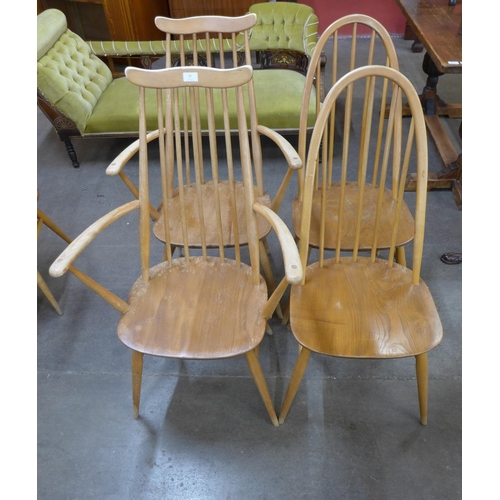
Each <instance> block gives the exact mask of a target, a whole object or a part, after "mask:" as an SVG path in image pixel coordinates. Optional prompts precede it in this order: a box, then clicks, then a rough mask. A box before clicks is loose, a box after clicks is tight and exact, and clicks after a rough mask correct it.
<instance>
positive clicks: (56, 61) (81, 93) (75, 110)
mask: <svg viewBox="0 0 500 500" xmlns="http://www.w3.org/2000/svg"><path fill="white" fill-rule="evenodd" d="M61 16H62V19H61ZM39 17H40V18H41V19H42V23H43V24H44V25H45V24H46V23H49V22H50V21H51V20H55V24H56V25H57V26H59V28H58V29H56V30H54V31H53V32H52V33H51V32H50V30H43V34H44V35H45V36H41V37H39V39H38V44H37V45H38V49H39V50H37V52H38V56H39V57H38V61H37V83H38V88H40V89H41V90H42V92H43V95H44V96H45V98H46V99H47V100H48V101H49V102H51V103H52V104H53V105H54V106H56V107H57V108H58V109H59V110H60V111H61V112H62V113H64V114H65V115H67V116H69V117H71V119H72V120H73V121H74V122H75V124H76V126H77V128H78V130H80V131H81V132H83V131H84V130H85V127H86V124H87V121H88V119H89V118H90V116H91V115H92V113H93V110H94V108H95V106H96V104H97V102H98V101H99V99H100V98H101V96H102V94H103V92H104V91H105V90H106V88H107V87H108V86H109V84H110V83H111V82H112V80H113V77H112V75H111V71H110V70H109V68H108V67H107V66H106V64H104V63H103V62H102V61H101V60H100V59H99V58H97V57H96V56H95V55H93V54H92V53H91V51H90V47H89V45H88V44H87V43H85V42H84V41H83V40H82V39H81V38H80V37H79V36H78V35H75V34H74V33H73V32H71V31H70V30H68V29H67V26H66V18H65V17H64V14H63V13H62V12H60V11H58V10H55V9H49V10H47V11H44V12H42V13H41V14H40V16H39ZM62 27H64V30H61V28H62ZM58 32H60V36H59V37H58V38H57V40H56V41H55V43H54V44H53V45H52V46H51V47H50V48H48V49H47V50H46V52H45V53H44V54H40V52H42V51H43V47H46V46H47V45H48V43H49V41H50V40H51V39H52V38H53V35H54V34H55V33H58Z"/></svg>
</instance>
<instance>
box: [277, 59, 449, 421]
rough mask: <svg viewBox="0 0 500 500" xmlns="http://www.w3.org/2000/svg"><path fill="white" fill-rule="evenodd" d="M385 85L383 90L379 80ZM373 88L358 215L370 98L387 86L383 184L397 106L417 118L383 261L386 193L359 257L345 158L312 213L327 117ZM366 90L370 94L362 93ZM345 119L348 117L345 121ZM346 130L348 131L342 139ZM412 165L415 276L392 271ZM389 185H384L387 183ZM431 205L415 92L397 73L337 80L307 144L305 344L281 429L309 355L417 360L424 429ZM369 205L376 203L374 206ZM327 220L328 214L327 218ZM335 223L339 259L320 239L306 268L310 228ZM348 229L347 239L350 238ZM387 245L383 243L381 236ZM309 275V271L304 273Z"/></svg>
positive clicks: (298, 311)
mask: <svg viewBox="0 0 500 500" xmlns="http://www.w3.org/2000/svg"><path fill="white" fill-rule="evenodd" d="M380 80H382V81H380ZM365 81H366V82H368V88H367V92H366V95H365V98H366V100H367V105H366V106H365V108H364V109H365V115H364V116H365V122H366V124H365V127H364V130H363V137H362V140H363V144H364V145H365V147H364V148H363V151H362V154H361V162H360V173H359V202H358V213H361V209H362V206H363V203H364V200H365V198H366V197H368V198H370V197H371V194H370V189H369V181H368V180H367V179H366V172H367V162H366V157H367V149H368V137H369V135H370V128H371V127H372V120H371V119H372V114H373V111H374V106H373V103H374V91H375V88H376V86H377V85H378V84H381V85H384V83H385V81H388V82H389V85H388V88H389V90H390V92H389V93H390V94H391V95H390V97H389V96H388V102H389V103H390V114H389V118H388V120H387V122H388V123H387V127H388V128H389V134H388V136H387V138H386V140H385V142H384V144H383V161H382V179H384V178H385V177H386V175H387V170H388V156H389V155H390V153H391V151H392V150H393V149H392V146H391V140H392V138H393V137H394V132H393V131H394V130H395V128H396V125H397V123H398V121H399V111H400V106H399V103H400V101H401V96H400V94H401V93H402V94H403V95H404V96H405V98H406V99H407V101H408V104H409V107H410V109H411V113H412V118H411V123H410V124H408V127H407V128H405V130H403V131H402V134H404V135H405V141H404V144H405V148H404V152H403V155H402V156H399V155H398V158H397V161H398V162H400V161H401V162H402V170H401V176H400V179H399V182H400V189H398V199H397V200H396V201H395V207H394V210H393V211H392V212H391V214H390V215H391V217H390V220H389V221H387V223H388V224H389V226H390V227H391V234H390V235H389V238H390V240H391V246H390V249H389V251H388V254H387V258H386V259H384V258H382V257H377V253H378V251H379V241H381V240H382V237H380V232H381V230H382V226H383V225H382V221H381V218H382V207H383V196H384V193H383V191H382V190H381V191H379V196H378V199H377V200H376V203H375V206H374V212H375V217H374V226H373V227H372V228H371V229H370V233H371V241H370V247H371V252H370V256H369V257H361V256H359V251H360V249H361V241H362V239H363V237H364V235H363V234H362V233H363V231H364V226H363V221H362V218H361V217H360V216H358V218H357V220H355V221H352V222H353V223H354V227H353V228H352V227H351V226H350V223H351V221H350V220H349V219H350V217H351V215H350V214H349V213H348V203H349V196H348V193H349V190H350V189H351V188H350V186H349V184H348V183H347V172H346V168H345V166H346V164H347V162H346V157H347V155H348V151H347V149H344V150H343V156H344V158H343V160H344V161H343V168H342V176H341V180H340V184H339V195H340V196H339V200H338V202H336V203H335V205H327V204H326V203H325V201H326V200H325V198H323V204H322V209H321V210H320V213H319V214H316V215H315V214H314V196H315V190H316V178H317V176H318V168H320V167H319V166H318V165H319V163H318V162H317V158H318V155H319V154H320V145H321V146H322V151H321V155H322V160H323V162H322V167H321V168H324V166H325V165H326V164H327V163H328V162H327V158H328V155H329V150H330V147H331V144H330V142H329V141H325V140H324V138H325V137H328V136H329V133H330V130H331V127H332V123H331V112H332V109H334V107H335V105H336V103H337V102H338V101H339V99H340V98H341V97H342V96H344V97H345V96H346V94H347V93H349V92H350V90H349V89H350V88H352V86H353V85H356V84H360V85H362V86H363V83H364V82H365ZM363 87H364V86H363ZM346 119H348V117H346ZM347 128H348V125H347V126H346V129H344V131H345V132H346V131H347ZM413 163H416V165H414V166H415V171H416V172H417V174H418V175H417V178H418V185H417V192H416V207H415V238H414V241H413V261H412V269H408V268H407V267H405V266H403V265H400V264H398V263H396V262H394V250H395V246H396V242H397V241H398V232H399V231H400V230H401V229H402V228H401V225H400V224H399V212H400V211H401V210H402V208H403V185H404V182H405V179H406V173H407V172H408V171H409V169H410V168H412V167H410V164H412V166H413ZM382 184H383V182H382ZM426 197H427V136H426V129H425V121H424V116H423V112H422V106H421V104H420V101H419V97H418V95H417V93H416V91H415V88H414V87H413V85H412V84H411V83H410V82H409V80H408V79H407V78H406V77H405V76H403V75H402V74H401V73H399V72H398V71H396V70H395V69H392V68H388V67H383V66H367V67H362V68H358V69H355V70H353V71H352V72H350V73H348V74H347V75H346V76H344V77H343V78H341V79H340V80H339V81H338V82H337V83H336V84H335V85H334V86H333V87H332V89H331V90H330V92H329V93H328V95H327V97H326V99H325V101H324V103H323V106H322V108H321V111H320V113H319V115H318V119H317V121H316V124H315V128H314V131H313V134H312V137H311V142H310V146H309V152H308V157H307V170H306V175H305V183H304V193H303V203H302V226H301V233H300V256H301V260H302V265H303V267H304V269H305V271H304V279H303V281H302V283H301V284H300V285H294V286H292V289H291V299H290V325H291V329H292V332H293V335H294V336H295V338H296V340H297V341H298V343H299V356H298V359H297V362H296V364H295V367H294V369H293V373H292V376H291V379H290V383H289V387H288V389H287V392H286V395H285V400H284V403H283V407H282V409H281V414H280V417H279V418H280V423H283V421H284V420H285V418H286V416H287V414H288V412H289V409H290V406H291V403H292V401H293V399H294V396H295V394H296V392H297V389H298V387H299V384H300V381H301V379H302V376H303V374H304V372H305V369H306V367H307V363H308V360H309V357H310V355H311V352H315V353H319V354H324V355H327V356H336V357H346V358H357V359H388V358H403V357H414V358H415V359H416V374H417V386H418V396H419V404H420V421H421V423H422V424H423V425H426V423H427V399H428V362H427V352H428V351H430V350H431V349H433V348H435V347H436V346H437V345H438V344H439V343H440V342H441V339H442V335H443V332H442V326H441V321H440V319H439V315H438V312H437V310H436V306H435V304H434V301H433V298H432V296H431V293H430V291H429V289H428V288H427V286H426V284H425V283H424V282H423V280H422V279H421V278H420V270H421V265H422V252H423V242H424V226H425V208H426ZM369 203H372V202H371V201H369ZM328 212H330V215H327V213H328ZM333 215H335V216H336V217H338V228H339V229H338V231H337V234H336V240H337V241H336V244H335V248H336V250H335V255H334V256H333V257H331V258H326V255H325V248H326V245H325V244H324V241H323V240H322V239H321V240H320V245H319V260H318V261H317V262H316V263H314V264H311V265H309V266H307V259H308V254H309V245H310V238H311V233H312V231H313V222H312V221H313V219H314V217H316V216H317V217H318V220H317V222H315V223H314V224H316V223H317V224H318V226H319V227H320V234H323V233H324V232H326V229H325V226H326V225H327V223H328V219H329V217H331V216H333ZM344 228H345V231H344ZM350 231H352V232H353V233H354V241H355V245H354V248H353V249H352V255H349V256H346V255H341V252H340V249H341V248H342V247H343V245H342V239H343V238H344V236H345V235H346V233H347V232H350ZM384 238H385V236H384ZM306 266H307V268H306Z"/></svg>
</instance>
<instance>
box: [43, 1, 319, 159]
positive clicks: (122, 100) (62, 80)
mask: <svg viewBox="0 0 500 500" xmlns="http://www.w3.org/2000/svg"><path fill="white" fill-rule="evenodd" d="M281 4H284V5H285V6H287V9H283V6H282V5H281ZM269 5H270V6H271V7H273V8H274V13H270V12H268V5H267V4H261V7H262V9H263V10H262V11H261V12H262V14H258V15H257V24H256V26H255V32H254V33H253V34H252V36H251V45H250V46H251V49H252V51H253V50H255V51H258V52H259V53H260V54H264V57H261V58H260V62H261V66H262V67H267V68H276V67H277V65H278V62H277V61H278V58H277V57H274V59H273V61H274V62H273V63H272V64H263V63H262V61H267V60H268V59H269V60H270V57H268V55H267V52H266V50H277V49H280V50H281V49H284V48H287V47H286V45H288V48H289V49H290V50H292V51H295V52H296V53H297V54H300V53H301V50H302V51H303V52H302V55H303V56H304V55H305V56H306V57H307V58H308V57H309V55H310V54H311V53H312V51H313V50H314V46H315V43H316V38H317V35H316V31H315V30H316V24H317V18H316V16H315V15H314V13H313V12H312V9H310V8H309V7H307V6H303V5H298V4H294V3H286V2H277V3H270V4H269ZM297 7H301V9H299V10H300V15H299V13H296V14H293V15H291V14H290V15H288V14H286V13H285V10H288V9H293V10H295V9H296V8H297ZM252 9H257V12H259V5H254V6H252ZM257 12H256V13H257ZM285 14H286V15H285ZM259 15H261V17H260V18H259ZM273 20H274V21H273ZM277 20H279V22H277ZM261 21H262V22H261ZM315 23H316V24H315ZM37 30H38V31H37V100H38V106H39V107H40V109H41V110H42V111H43V113H44V114H45V116H47V118H48V119H49V120H50V121H51V123H52V124H53V126H54V128H55V130H56V132H57V133H58V135H59V137H60V139H61V140H62V141H63V142H64V143H65V145H66V149H67V152H68V155H69V157H70V159H71V161H72V163H73V166H74V167H78V166H79V163H78V159H77V156H76V152H75V149H74V147H73V145H72V142H71V140H72V139H73V138H92V137H137V136H138V123H139V120H138V114H139V104H138V94H137V89H136V88H135V87H134V86H133V85H131V84H130V83H129V82H128V80H127V79H126V78H125V77H115V76H116V73H117V72H116V71H115V70H114V67H113V63H112V60H113V59H114V58H120V59H122V61H123V59H125V60H126V61H127V62H126V64H131V61H132V59H133V58H138V59H140V61H141V62H142V65H143V66H145V67H149V66H150V65H151V61H152V59H154V58H159V57H162V56H163V55H164V54H165V43H166V42H165V41H161V40H158V41H145V42H86V41H84V40H82V39H81V38H80V37H79V36H78V35H76V34H75V33H73V32H72V31H71V30H69V29H68V27H67V22H66V17H65V16H64V14H63V13H62V12H61V11H59V10H56V9H49V10H46V11H44V12H42V13H41V14H39V15H38V22H37ZM271 32H274V35H273V36H271V35H270V33H271ZM254 37H255V38H254ZM266 38H269V39H270V40H266ZM252 40H253V41H252ZM268 42H269V43H268ZM270 42H273V43H270ZM275 42H276V43H275ZM252 43H254V44H255V47H253V46H252ZM266 43H267V45H266ZM105 60H106V61H107V62H108V64H106V63H105V62H104V61H105ZM281 66H282V67H284V66H287V67H289V66H291V65H290V64H287V65H281ZM302 66H304V64H302ZM306 66H307V65H306ZM110 67H111V68H110ZM303 71H304V68H303V69H302V72H298V71H290V70H287V69H274V70H273V71H268V70H264V71H255V72H254V86H255V95H256V102H257V113H258V119H259V123H260V124H261V125H264V126H266V127H269V128H271V129H274V130H277V131H279V132H281V133H283V134H287V133H297V132H298V129H299V120H300V110H301V103H302V92H303V89H304V82H305V76H304V74H303ZM314 117H315V109H314V106H313V105H311V110H310V124H311V126H312V124H313V123H314ZM153 123H154V122H153ZM154 128H155V127H152V130H153V129H154Z"/></svg>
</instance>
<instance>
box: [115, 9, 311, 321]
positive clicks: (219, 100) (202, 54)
mask: <svg viewBox="0 0 500 500" xmlns="http://www.w3.org/2000/svg"><path fill="white" fill-rule="evenodd" d="M256 19H257V18H256V15H255V14H248V15H245V16H242V17H237V18H232V17H221V16H200V17H194V18H185V19H170V18H165V17H157V18H156V20H155V22H156V26H157V27H158V28H159V29H160V30H162V31H164V32H165V33H166V44H165V46H166V47H167V51H166V67H167V68H171V67H174V66H183V67H187V66H208V67H218V68H222V69H224V68H230V67H233V68H234V67H238V66H241V65H242V64H247V65H251V64H252V56H251V53H250V47H249V33H250V30H251V29H252V28H253V26H254V25H255V22H256ZM245 92H246V93H248V99H247V114H248V125H249V130H250V133H251V148H252V150H251V154H252V158H253V162H254V165H255V190H256V191H255V195H256V197H257V199H258V200H259V201H260V202H261V203H263V204H265V205H267V206H270V205H271V199H270V197H269V195H268V194H267V193H266V191H265V189H264V177H263V169H264V167H263V159H262V150H261V143H260V136H261V135H265V136H266V137H268V138H270V139H271V140H273V141H274V142H275V143H276V144H277V145H278V146H279V147H280V148H281V150H282V151H283V152H284V153H285V155H286V158H287V160H288V164H289V166H290V169H292V170H295V169H297V168H299V167H300V166H301V165H302V162H301V161H300V160H299V158H298V156H297V154H296V152H295V150H294V149H293V147H292V146H291V145H290V144H289V143H288V141H286V140H285V139H284V138H283V137H282V136H281V135H278V134H277V133H276V132H274V131H273V130H271V129H269V128H267V127H263V126H259V125H258V120H257V107H256V98H255V90H254V80H253V79H251V80H250V81H249V82H248V83H247V84H246V85H245ZM228 93H229V94H230V95H231V97H230V98H229V99H228V101H227V106H228V110H230V112H229V116H231V117H233V119H232V120H231V119H230V120H229V122H230V123H229V125H230V128H231V129H232V130H236V129H238V124H237V122H236V121H235V118H236V114H235V106H234V102H235V101H234V98H233V96H232V94H234V90H233V89H229V90H228ZM146 99H149V97H146ZM196 99H199V107H200V110H201V113H202V115H201V122H200V126H201V130H203V131H205V130H208V129H209V124H208V122H207V116H208V114H207V101H206V97H205V94H204V93H203V92H200V93H199V95H197V97H196ZM213 99H214V102H213V106H214V109H215V110H216V114H215V124H214V126H215V128H216V130H217V131H222V130H223V129H224V123H223V112H222V110H223V109H224V106H225V103H224V102H223V96H222V95H221V94H216V95H214V96H213ZM179 119H180V120H181V121H182V130H183V135H184V136H185V137H187V135H189V134H190V133H191V132H192V130H191V125H190V123H189V116H188V114H183V115H181V116H180V117H179ZM147 125H148V130H150V129H152V128H154V126H155V125H156V126H158V124H154V123H151V122H149V123H148V124H147ZM218 133H219V132H218ZM157 138H158V131H156V132H152V133H150V134H149V135H148V140H156V139H157ZM200 148H201V139H200V143H199V144H197V145H196V148H195V149H193V151H189V150H186V155H187V158H188V161H189V155H196V154H200V153H198V150H200ZM138 150H139V141H135V142H134V143H133V144H131V146H130V147H129V148H127V149H126V150H125V151H124V152H123V153H121V154H120V155H119V156H118V157H117V158H116V159H115V160H114V161H113V162H112V163H111V165H110V166H109V168H108V169H107V170H106V173H107V175H119V176H120V177H121V179H122V180H123V181H124V182H125V184H126V185H127V186H128V187H129V189H130V190H131V192H132V193H133V194H134V196H136V197H138V196H139V193H138V189H137V187H136V186H135V185H134V184H133V183H132V181H131V180H130V179H129V178H128V177H127V176H126V174H125V172H124V167H125V166H126V165H127V163H128V161H129V160H130V158H132V157H133V156H134V155H135V153H136V152H137V151H138ZM212 161H213V162H216V161H217V160H216V159H215V158H213V159H212ZM192 179H194V177H193V172H191V171H190V170H189V169H188V170H187V171H186V174H185V177H184V196H185V198H186V205H185V206H186V207H188V208H187V210H188V212H187V215H186V217H187V220H188V221H190V223H189V224H190V228H189V231H188V240H187V244H188V246H190V247H191V248H193V247H198V248H200V247H201V246H202V245H203V244H205V245H206V246H207V247H217V246H218V244H219V234H218V227H217V220H216V214H215V213H214V212H211V211H210V210H209V209H208V207H210V206H213V204H214V196H216V195H217V196H218V197H219V198H220V203H221V214H222V217H223V220H222V227H223V228H224V231H223V235H222V238H223V244H224V246H226V247H232V246H234V245H235V237H236V236H237V237H238V239H239V245H240V246H241V245H246V244H247V243H248V236H247V234H246V231H245V230H241V231H240V232H239V233H238V234H237V235H236V234H235V233H233V231H232V228H231V220H230V219H231V210H230V208H229V207H230V206H231V203H232V200H233V197H234V199H235V200H236V202H237V203H240V204H241V206H239V207H238V208H237V210H236V213H238V214H239V217H240V218H241V223H240V224H239V226H240V228H244V227H245V224H244V219H245V210H244V196H243V190H244V187H243V183H242V182H241V180H240V181H238V182H236V183H235V184H234V189H235V192H234V193H233V192H231V190H230V187H231V186H233V184H231V183H230V182H229V179H225V180H222V179H220V178H219V179H218V180H216V179H213V180H210V181H207V182H204V178H203V173H201V182H202V188H201V190H200V191H198V188H197V186H196V185H195V183H194V182H193V181H192ZM219 181H220V182H219ZM166 182H168V183H169V186H168V188H167V189H166V191H165V192H166V198H165V200H166V203H168V206H169V210H170V211H171V217H170V226H169V229H170V234H169V240H168V241H169V244H170V245H171V246H172V247H173V248H174V247H178V248H182V246H183V245H184V240H183V232H182V223H181V219H182V218H181V214H180V209H181V203H180V190H179V188H175V189H174V187H173V185H172V178H171V177H170V178H169V179H168V180H167V181H166ZM216 182H218V183H219V184H218V189H217V190H215V189H214V186H215V183H216ZM200 195H201V199H202V200H203V201H202V203H203V205H204V213H205V214H206V219H205V221H204V233H203V235H204V238H205V242H204V243H203V242H202V241H201V239H200V238H201V234H202V233H200V231H199V216H198V209H199V205H198V202H199V200H198V197H199V196H200ZM162 206H163V201H162V203H160V206H159V208H158V209H157V210H156V209H154V208H153V207H152V208H151V216H152V218H153V220H154V221H155V222H154V226H153V231H154V234H155V235H156V237H157V238H158V239H159V240H160V241H163V242H166V241H167V236H166V234H165V225H164V219H163V210H162ZM277 209H278V207H274V210H275V211H276V212H277ZM209 216H210V217H209ZM269 230H270V226H269V225H268V224H266V223H264V221H263V220H261V221H260V223H259V225H258V233H259V239H260V255H261V264H262V269H263V273H264V277H265V279H266V282H267V284H268V287H269V289H270V290H271V291H272V290H274V278H273V271H272V269H271V264H270V261H269V258H268V255H267V251H266V249H267V244H266V240H265V238H266V235H267V234H268V232H269ZM277 314H278V316H279V317H282V314H281V309H280V308H279V307H278V310H277Z"/></svg>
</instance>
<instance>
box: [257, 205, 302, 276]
mask: <svg viewBox="0 0 500 500" xmlns="http://www.w3.org/2000/svg"><path fill="white" fill-rule="evenodd" d="M253 210H254V212H256V213H258V214H259V215H261V216H262V217H264V218H265V219H266V220H267V222H269V224H271V226H272V228H273V229H274V231H275V232H276V234H277V236H278V240H279V242H280V245H281V250H282V252H283V260H284V263H285V276H286V279H287V281H288V283H291V284H293V285H297V284H299V283H300V282H301V281H302V278H303V275H304V272H303V269H302V264H301V262H300V255H299V250H298V248H297V244H296V243H295V240H294V239H293V236H292V233H291V232H290V230H289V229H288V227H287V226H286V224H285V223H284V222H283V221H282V220H281V218H280V217H279V215H278V214H276V213H274V212H273V211H272V210H271V209H270V208H269V207H266V206H265V205H262V204H261V203H254V204H253Z"/></svg>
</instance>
